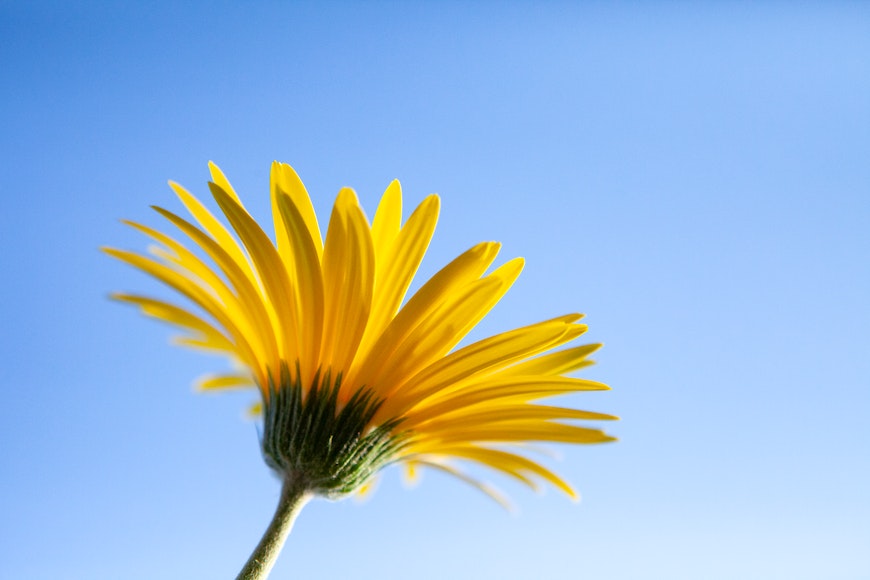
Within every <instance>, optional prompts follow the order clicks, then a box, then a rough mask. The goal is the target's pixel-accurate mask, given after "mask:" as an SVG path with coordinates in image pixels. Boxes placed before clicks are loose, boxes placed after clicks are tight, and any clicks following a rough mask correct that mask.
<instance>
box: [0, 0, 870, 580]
mask: <svg viewBox="0 0 870 580" xmlns="http://www.w3.org/2000/svg"><path fill="white" fill-rule="evenodd" d="M868 59H870V9H868V7H867V5H866V4H863V3H858V2H854V3H849V2H826V3H813V2H803V3H777V2H770V3H756V4H750V3H727V4H726V3H682V2H664V3H653V2H648V3H629V2H621V3H611V4H605V3H567V2H566V3H560V2H552V3H546V4H539V3H531V2H529V3H520V2H509V3H495V2H479V3H472V4H468V5H466V4H463V3H459V2H432V3H418V2H408V3H398V2H395V3H392V2H372V3H344V2H324V3H301V2H300V3H295V2H286V3H279V2H272V3H270V2H261V3H233V2H213V3H186V4H184V5H183V6H177V5H175V4H174V3H161V2H155V3H150V4H149V5H148V6H136V5H131V4H128V3H92V4H89V3H77V4H75V5H74V6H73V5H67V3H44V2H36V3H32V2H26V3H25V2H21V3H15V2H3V3H0V62H2V63H3V64H2V67H0V127H2V131H0V153H2V159H3V162H2V166H0V167H2V169H0V192H2V199H3V204H4V208H3V210H4V211H2V212H0V241H2V243H3V246H4V247H5V249H6V250H5V251H4V252H3V253H2V265H3V271H4V283H3V285H2V292H3V300H2V301H0V321H2V326H0V328H2V330H0V332H2V340H3V362H4V364H3V365H2V372H3V379H4V380H3V387H2V389H3V390H2V400H3V404H2V405H0V490H2V493H0V513H2V514H3V517H2V518H0V561H2V562H3V563H4V564H3V569H4V572H3V574H4V575H8V576H9V577H10V578H35V579H43V578H44V579H54V578H69V579H79V578H80V579H101V578H105V579H112V578H130V579H136V578H142V579H144V578H223V577H233V575H234V574H235V573H236V572H237V571H238V569H239V567H240V566H241V565H242V563H243V562H244V561H245V559H246V558H247V556H248V554H249V552H250V550H251V549H252V548H253V546H254V545H255V544H256V542H257V541H258V539H259V537H260V535H261V533H262V531H263V530H264V529H265V526H266V525H267V523H268V521H269V518H270V517H271V515H272V510H273V508H274V504H275V502H276V500H277V494H278V490H279V486H278V483H277V482H276V480H275V479H274V478H273V477H272V476H271V475H270V473H269V471H268V469H267V468H266V467H265V465H264V464H263V462H262V459H261V458H260V456H259V450H258V446H257V431H256V425H255V424H254V423H252V422H250V421H246V420H244V419H243V418H242V413H243V410H244V408H245V407H246V405H247V404H248V403H249V402H250V400H251V397H250V396H248V395H245V394H236V395H227V396H223V397H211V396H200V395H196V394H194V393H192V391H191V388H190V385H191V382H192V381H193V380H194V379H195V378H196V377H197V376H199V375H201V374H204V373H207V372H210V371H214V370H218V369H221V368H223V365H224V363H223V361H220V360H218V359H215V358H209V357H204V356H201V355H198V354H196V353H192V352H186V351H182V350H179V349H175V348H173V347H170V346H169V345H168V344H167V338H168V337H169V336H170V335H171V331H170V330H169V329H168V328H166V327H163V326H160V325H158V324H156V323H153V322H151V321H147V320H145V319H143V318H141V317H140V316H138V315H137V314H136V313H135V312H134V311H133V310H132V309H127V308H124V307H122V306H120V305H117V304H113V303H111V302H110V301H109V300H107V298H106V297H107V295H108V293H109V292H110V291H114V290H135V291H139V292H151V293H154V294H156V295H161V296H166V295H168V294H167V293H166V291H165V290H164V289H162V288H160V287H159V286H158V285H157V284H156V283H154V282H153V281H151V280H149V279H147V278H146V277H144V276H142V275H140V274H138V273H136V272H134V271H132V270H131V269H129V268H125V267H124V266H123V265H121V264H118V263H115V262H113V261H111V260H110V259H108V258H107V257H105V256H104V255H102V254H101V253H100V252H99V251H98V249H97V248H98V247H100V246H103V245H113V246H116V247H124V248H131V249H143V248H144V247H145V244H146V242H145V241H144V240H143V239H142V238H141V237H139V236H136V235H135V234H134V233H133V232H130V231H127V230H126V229H125V228H124V227H123V226H121V225H120V224H119V222H118V220H119V219H120V218H129V219H135V220H140V221H145V222H147V223H149V224H151V225H157V224H160V221H159V220H158V219H157V216H155V215H154V214H153V212H150V210H149V209H148V206H149V205H151V204H159V205H164V206H168V207H170V208H173V209H178V203H177V201H176V200H175V199H174V197H173V195H172V193H171V191H170V190H169V188H168V187H167V185H166V181H167V180H168V179H173V180H175V181H178V182H180V183H182V184H184V185H185V186H187V187H188V188H189V189H190V190H192V191H194V192H196V193H199V194H201V195H203V196H205V195H206V192H207V189H206V185H205V183H206V181H207V179H208V172H207V166H206V164H207V162H208V161H209V160H214V161H215V162H217V163H218V164H219V165H220V166H221V167H222V168H223V170H224V171H225V172H226V173H227V175H228V177H229V178H230V180H231V181H232V182H233V184H234V185H235V186H236V189H237V190H238V191H240V193H241V195H243V197H244V200H245V203H246V205H247V206H248V207H249V208H250V209H251V211H252V213H254V214H255V215H256V216H258V217H259V218H260V219H261V220H266V219H268V170H269V164H270V163H271V161H272V160H273V159H278V160H280V161H284V162H287V163H290V164H292V165H293V166H294V167H295V168H296V169H297V171H298V172H299V174H300V175H301V177H302V179H303V181H305V183H306V185H307V186H308V189H309V191H310V192H311V193H312V197H313V199H314V203H315V206H316V208H317V209H318V212H319V213H320V215H321V216H323V217H322V220H325V219H326V218H325V216H326V215H327V212H328V211H329V208H330V205H331V203H332V201H333V199H334V196H335V194H336V193H337V191H338V189H339V188H340V187H342V186H345V185H349V186H352V187H354V188H355V189H356V190H357V192H358V193H359V195H360V198H361V200H362V203H363V205H364V206H365V207H366V208H367V209H369V211H370V212H371V211H373V209H374V207H375V204H376V203H377V200H378V198H379V196H380V194H381V193H382V191H383V189H384V188H385V187H386V185H387V184H388V183H389V181H390V180H392V179H393V178H399V179H400V180H401V181H402V184H403V188H404V191H405V198H406V207H408V208H409V209H410V208H411V207H413V205H415V204H416V203H418V202H419V201H421V200H422V199H423V198H424V197H425V196H426V195H427V194H429V193H431V192H437V193H439V194H440V195H441V197H442V214H441V215H442V217H441V221H440V224H439V229H438V230H437V231H436V236H435V240H434V242H433V244H432V246H431V248H430V252H429V254H428V255H427V258H426V260H425V261H424V264H423V267H422V268H421V272H420V279H423V278H425V277H426V276H427V275H431V274H432V273H433V272H435V271H436V270H437V269H438V268H439V267H440V266H441V265H443V264H445V263H446V262H447V261H449V260H450V259H451V258H452V257H453V256H455V255H456V254H458V253H459V252H461V251H463V250H464V249H466V248H467V247H469V246H471V245H472V244H474V243H476V242H477V241H481V240H487V239H495V240H499V241H501V242H503V243H504V250H503V256H504V259H508V258H510V257H513V256H517V255H522V256H524V257H525V258H526V260H527V266H526V269H525V272H524V274H523V276H522V277H521V278H520V280H519V281H518V283H517V284H516V285H515V287H514V289H513V290H512V291H511V293H510V294H509V295H508V296H507V297H506V298H505V299H504V300H503V302H502V303H501V304H500V305H499V306H498V307H497V308H496V309H495V311H494V312H493V314H492V315H491V316H490V317H489V318H488V319H487V320H486V321H485V322H484V323H483V324H482V325H481V327H480V328H479V330H477V331H476V332H475V333H474V334H473V336H472V338H473V337H480V336H484V335H486V334H489V333H492V332H498V331H501V330H506V329H509V328H512V327H515V326H520V325H523V324H527V323H531V322H534V321H537V320H541V319H544V318H548V317H551V316H555V315H558V314H562V313H565V312H573V311H577V310H579V311H581V312H585V313H586V314H587V315H588V318H587V320H588V323H589V324H590V332H589V334H588V337H589V341H590V342H598V341H601V342H604V343H605V348H604V349H603V350H602V351H601V352H600V353H599V354H598V356H597V357H596V358H597V360H598V364H597V365H596V366H595V367H593V368H591V369H589V370H588V372H586V373H585V376H588V377H589V378H593V379H596V380H602V381H605V382H607V383H609V384H611V385H612V386H613V391H611V392H609V393H595V394H589V395H586V396H583V397H577V399H576V401H572V404H576V405H577V406H579V407H582V408H590V409H594V410H599V411H604V412H611V413H615V414H618V415H620V416H621V417H623V420H622V421H621V422H619V423H617V424H614V425H613V426H612V427H611V428H610V429H609V430H610V432H612V433H613V434H615V435H617V436H618V437H620V439H621V440H620V442H619V443H617V444H614V445H607V446H598V447H589V448H559V449H557V452H558V454H559V456H560V459H559V460H558V461H557V462H555V463H554V465H556V467H557V471H559V472H560V473H562V474H564V475H565V476H566V477H567V478H568V479H570V480H571V481H573V482H574V483H575V484H576V486H577V487H578V488H579V489H580V491H581V493H582V495H583V501H582V502H581V503H579V504H572V503H570V502H569V501H567V500H566V499H564V498H563V497H561V496H559V495H558V494H556V493H553V492H552V491H548V492H546V493H544V494H534V493H532V492H528V491H526V490H523V489H520V488H517V487H515V486H513V485H512V484H511V483H510V482H506V481H504V480H501V479H497V478H496V479H494V481H495V482H496V483H497V484H499V485H500V486H501V487H502V488H503V489H504V490H505V491H507V492H508V493H509V494H510V495H511V497H512V498H513V500H514V502H515V503H516V504H517V505H518V506H519V508H520V511H519V514H518V515H508V514H505V513H504V512H502V511H501V509H500V508H499V507H498V506H496V505H495V504H493V503H492V502H490V501H488V500H486V499H485V498H484V497H483V496H480V495H479V494H478V493H477V492H476V491H474V490H472V489H471V488H467V487H465V486H464V485H462V484H461V483H459V482H456V481H453V480H450V479H448V478H445V477H442V476H440V475H439V474H437V473H426V474H424V477H423V479H422V481H421V482H420V484H419V485H417V486H416V487H414V488H413V489H406V487H405V486H403V484H402V483H401V478H400V476H399V473H398V472H397V471H394V470H390V471H388V472H387V473H385V475H384V477H383V478H382V480H381V483H380V485H379V488H378V490H377V492H376V494H375V495H374V496H373V497H372V498H371V499H370V500H368V501H367V502H365V503H357V502H354V501H344V502H339V503H329V502H325V501H318V502H315V503H313V504H310V505H309V506H307V507H306V509H305V510H304V511H303V513H302V515H301V516H300V519H299V521H298V522H297V527H296V529H295V530H294V534H293V535H292V536H291V539H290V541H289V543H288V546H287V548H286V549H285V552H284V554H283V555H282V558H281V560H280V561H279V564H278V567H277V568H276V570H275V573H274V576H273V577H274V578H276V579H277V578H285V577H286V578H290V577H308V578H362V579H367V578H379V579H384V578H397V579H398V578H408V577H416V578H431V579H436V578H439V579H440V578H447V577H451V578H469V579H470V578H498V579H532V578H553V579H568V578H595V579H628V578H663V579H664V578H667V579H684V578H685V579H696V578H722V579H731V578H746V579H754V578H757V579H773V578H783V579H804V578H805V579H817V578H829V579H857V578H867V577H870V560H868V558H867V556H866V552H865V549H866V546H867V545H868V544H870V524H868V522H870V501H868V499H867V495H866V490H867V489H868V488H870V453H868V449H870V446H868V444H870V430H868V429H867V427H866V417H867V412H868V410H870V381H868V376H870V348H868V347H870V340H868V337H867V328H868V326H870V308H868V306H867V297H868V295H870V267H868V256H870V164H868V162H867V159H868V152H870V107H868V103H870V68H868V66H867V62H868Z"/></svg>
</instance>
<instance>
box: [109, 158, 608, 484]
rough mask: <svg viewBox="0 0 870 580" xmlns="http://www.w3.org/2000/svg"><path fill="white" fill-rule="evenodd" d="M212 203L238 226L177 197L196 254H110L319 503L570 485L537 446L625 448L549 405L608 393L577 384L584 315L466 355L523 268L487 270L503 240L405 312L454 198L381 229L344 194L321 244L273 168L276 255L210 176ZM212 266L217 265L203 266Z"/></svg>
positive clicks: (469, 257)
mask: <svg viewBox="0 0 870 580" xmlns="http://www.w3.org/2000/svg"><path fill="white" fill-rule="evenodd" d="M210 169H211V175H212V181H211V182H210V183H209V188H210V189H211V193H212V195H213V196H214V199H215V201H216V202H217V204H218V206H219V207H220V209H221V210H222V212H223V214H224V216H225V217H226V220H227V221H228V222H229V224H230V226H231V228H227V227H226V226H225V225H224V224H223V223H222V222H221V221H220V220H218V219H217V218H216V217H215V216H214V215H213V214H212V213H211V212H210V211H209V210H208V209H206V207H205V206H204V205H203V204H202V203H201V202H200V201H199V200H198V199H197V198H195V197H194V196H193V195H191V194H190V193H188V192H187V191H186V190H185V189H183V188H182V187H181V186H180V185H178V184H176V183H170V185H171V187H172V188H173V189H174V190H175V192H176V193H177V194H178V196H179V198H180V199H181V202H182V203H183V204H184V206H185V207H186V209H187V210H188V212H189V213H190V216H191V218H192V221H191V220H190V218H188V219H185V218H182V217H180V216H179V215H176V214H175V213H173V212H170V211H168V210H165V209H162V208H159V207H155V209H156V211H157V212H158V213H160V214H161V215H162V216H163V217H164V218H166V219H167V220H168V221H169V222H171V223H172V224H173V225H174V226H175V227H176V228H177V229H178V230H180V232H181V233H183V234H184V235H185V236H186V237H187V238H188V240H187V242H185V243H186V244H188V245H191V246H192V247H194V248H196V250H197V251H196V252H194V251H192V250H191V249H189V248H188V246H187V245H185V244H183V243H181V242H179V241H177V240H176V239H175V238H173V237H171V236H169V235H166V234H164V233H161V232H159V231H157V230H154V229H152V228H149V227H147V226H144V225H141V224H138V223H133V222H126V223H128V224H129V225H130V226H132V227H134V228H136V229H137V230H140V231H141V232H143V233H144V234H146V235H147V236H149V237H150V238H152V239H153V240H154V241H155V242H156V243H157V245H156V246H155V247H154V248H153V249H152V254H154V255H153V257H148V256H144V255H140V254H137V253H133V252H128V251H122V250H117V249H106V252H108V253H109V254H111V255H112V256H114V257H116V258H119V259H121V260H123V261H125V262H127V263H129V264H131V265H133V266H135V267H136V268H138V269H140V270H142V271H144V272H146V273H148V274H150V275H152V276H153V277H155V278H157V279H158V280H160V281H162V282H163V283H165V284H167V285H168V286H170V287H171V288H173V289H174V290H176V291H177V292H178V293H180V294H181V295H183V296H184V297H185V298H186V299H187V300H188V301H189V303H190V305H188V306H178V305H175V304H171V303H168V302H165V301H163V300H157V299H154V298H149V297H146V296H140V295H133V294H117V295H115V298H117V299H119V300H121V301H125V302H129V303H132V304H135V305H138V306H139V307H140V308H141V310H142V311H143V312H144V313H145V314H147V315H149V316H152V317H155V318H158V319H161V320H164V321H166V322H169V323H171V324H173V325H176V326H178V327H180V328H182V329H183V330H184V331H185V335H184V336H183V337H181V338H180V343H181V344H183V345H186V346H190V347H196V348H202V349H206V350H210V351H217V352H220V353H224V354H226V355H228V356H229V357H230V358H231V359H233V360H234V361H236V362H237V363H240V365H237V366H238V368H241V369H242V370H241V371H236V372H232V373H226V374H221V375H216V376H210V377H207V378H205V379H203V380H201V382H200V387H201V388H202V389H203V390H208V391H212V390H221V389H231V388H239V387H252V388H255V389H257V390H258V392H259V395H260V400H261V405H260V406H259V409H258V410H259V411H261V412H262V415H263V420H264V428H263V435H262V447H263V453H264V456H265V458H266V461H267V463H268V464H269V465H270V466H271V467H272V468H273V469H274V470H276V471H277V472H278V473H279V474H280V475H281V476H282V477H284V478H285V480H286V479H291V480H293V481H294V482H296V485H297V486H298V487H301V488H304V489H305V490H306V491H308V492H311V493H316V494H321V495H326V496H331V497H335V496H340V495H343V494H346V493H350V492H352V491H355V490H357V489H359V488H360V487H361V486H363V485H365V484H366V482H368V481H369V480H370V478H371V477H372V476H373V475H374V474H375V473H376V472H377V471H378V470H379V469H380V468H381V467H383V466H384V465H386V464H388V463H394V462H403V463H405V464H407V466H408V467H409V469H412V470H413V469H414V468H416V467H417V466H429V467H433V468H437V469H440V470H444V471H447V472H449V473H452V474H454V475H457V476H458V477H460V478H462V479H464V480H465V481H468V482H470V483H472V484H474V485H476V486H478V487H480V488H481V489H484V491H489V488H488V487H486V486H485V485H484V484H482V483H479V482H477V481H475V480H473V479H471V478H470V477H468V476H467V475H466V474H465V473H463V472H462V471H460V470H459V469H458V468H457V466H456V465H454V464H455V463H456V462H460V463H461V462H470V463H477V464H481V465H483V466H486V467H489V468H492V469H494V470H496V471H499V472H502V473H504V474H507V475H508V476H511V477H513V478H515V479H517V480H519V481H521V482H524V483H526V484H528V485H530V486H533V487H534V486H536V484H537V483H538V482H541V481H543V482H547V483H550V484H552V485H554V486H556V487H557V488H559V489H561V490H563V491H564V492H566V493H567V494H569V495H571V496H572V497H573V496H574V492H573V490H572V489H571V487H570V486H569V485H568V484H567V483H566V482H564V481H563V480H562V479H561V478H560V477H558V476H557V475H555V474H554V473H553V472H552V471H550V470H549V469H547V468H546V467H544V466H543V465H541V464H540V463H539V462H538V461H536V460H534V459H531V458H529V457H528V449H527V447H526V444H527V443H528V442H541V441H543V442H546V441H553V442H562V443H601V442H605V441H611V440H613V438H612V437H609V436H608V435H606V434H604V433H603V432H602V431H601V430H599V429H594V428H590V427H586V426H581V425H577V424H574V423H572V422H571V421H574V420H606V419H614V418H615V417H613V416H610V415H605V414H601V413H594V412H590V411H581V410H577V409H573V408H570V407H563V406H556V405H546V404H542V403H540V401H541V400H542V399H545V398H548V397H553V396H556V395H562V394H566V393H572V392H577V391H595V390H604V389H607V387H606V386H605V385H603V384H601V383H597V382H593V381H589V380H585V379H580V378H574V377H569V376H566V375H567V373H570V372H572V371H575V370H577V369H580V368H582V367H585V366H587V365H589V364H591V361H590V360H589V359H588V356H589V355H590V354H591V353H592V352H593V351H595V350H596V349H597V348H598V346H599V345H582V346H569V343H571V342H572V341H574V340H575V339H576V338H577V337H579V336H580V335H581V334H583V333H584V332H585V330H586V326H585V325H584V324H580V323H579V322H578V321H579V320H580V318H581V315H579V314H568V315H565V316H559V317H557V318H553V319H550V320H546V321H543V322H539V323H537V324H532V325H529V326H525V327H522V328H517V329H515V330H511V331H508V332H504V333H502V334H498V335H496V336H492V337H489V338H485V339H483V340H480V341H478V342H474V343H472V344H469V345H467V346H463V347H461V348H457V345H458V344H459V343H460V341H461V340H462V339H463V338H464V337H465V336H466V335H467V333H468V332H469V331H470V330H471V329H472V328H473V327H474V326H475V325H476V324H477V323H478V322H480V320H481V319H482V318H483V317H484V316H485V315H486V314H487V313H488V312H489V310H490V309H491V308H492V307H493V306H494V305H495V304H496V303H497V302H498V301H499V300H500V299H501V297H502V296H503V295H504V294H505V292H507V290H508V289H509V288H510V286H511V285H512V284H513V282H514V280H516V278H517V276H518V275H519V273H520V270H521V269H522V265H523V261H522V260H521V259H519V258H517V259H514V260H510V261H508V262H507V263H505V264H503V265H501V266H500V267H498V268H496V269H494V270H493V271H491V272H490V273H488V274H487V273H486V272H487V270H488V269H489V268H490V266H491V265H492V263H493V262H494V260H495V258H496V255H497V253H498V251H499V245H498V244H497V243H495V242H485V243H481V244H478V245H476V246H474V247H473V248H471V249H469V250H468V251H466V252H465V253H463V254H462V255H460V256H459V257H457V258H456V259H454V260H453V261H452V262H450V263H449V264H448V265H446V266H445V267H444V268H442V269H441V270H440V271H439V272H438V273H437V274H435V275H434V276H433V277H432V278H431V279H430V280H429V281H427V282H426V283H425V284H423V285H422V286H421V287H420V289H419V290H418V291H417V292H416V293H414V295H413V296H412V297H411V298H410V299H408V300H407V302H405V296H406V293H407V291H408V288H409V286H410V285H411V281H412V278H413V276H414V274H415V272H416V271H417V269H418V267H419V265H420V262H421V260H422V259H423V255H424V253H425V251H426V248H427V247H428V245H429V241H430V239H431V237H432V235H433V232H434V230H435V223H436V221H437V217H438V211H439V199H438V197H437V196H435V195H431V196H429V197H427V198H426V199H425V200H424V201H423V202H422V203H421V204H420V205H419V206H418V207H417V208H416V210H414V212H413V213H412V214H411V216H410V217H409V218H408V219H407V221H405V222H404V223H402V195H401V189H400V186H399V183H398V182H397V181H394V182H392V183H391V184H390V185H389V187H387V190H386V192H385V193H384V196H383V198H382V199H381V202H380V204H379V206H378V209H377V212H376V213H375V216H374V219H373V220H372V222H371V223H369V221H368V219H367V218H366V215H365V214H364V213H363V211H362V209H361V208H360V206H359V203H358V201H357V197H356V195H355V194H354V192H353V191H352V190H351V189H347V188H345V189H342V190H341V191H340V192H339V194H338V198H337V200H336V202H335V206H334V208H333V210H332V215H331V216H330V219H329V226H328V228H327V233H326V238H325V241H323V238H322V237H321V233H320V226H319V225H318V222H317V218H316V216H315V212H314V208H313V206H312V203H311V200H310V198H309V196H308V193H307V192H306V190H305V187H304V186H303V184H302V182H301V180H300V179H299V177H298V176H297V174H296V172H295V171H294V170H293V169H292V168H291V167H290V166H289V165H285V164H280V163H277V162H276V163H274V164H273V165H272V175H271V201H272V214H273V221H274V231H275V240H276V241H275V243H273V241H272V240H271V239H270V237H269V236H268V235H267V234H266V233H265V232H264V231H263V229H262V228H261V227H260V226H259V225H258V224H257V223H256V222H255V221H254V219H253V218H252V217H251V216H250V215H249V214H248V212H247V211H246V210H245V208H244V206H243V205H242V202H241V200H240V199H239V197H238V195H236V193H235V191H234V190H233V188H232V186H231V185H230V183H229V182H228V181H227V179H226V177H225V176H224V175H223V173H222V172H221V171H220V170H219V169H218V168H217V167H216V166H215V165H214V164H210ZM201 256H206V257H207V260H208V261H206V260H204V259H203V257H201Z"/></svg>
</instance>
